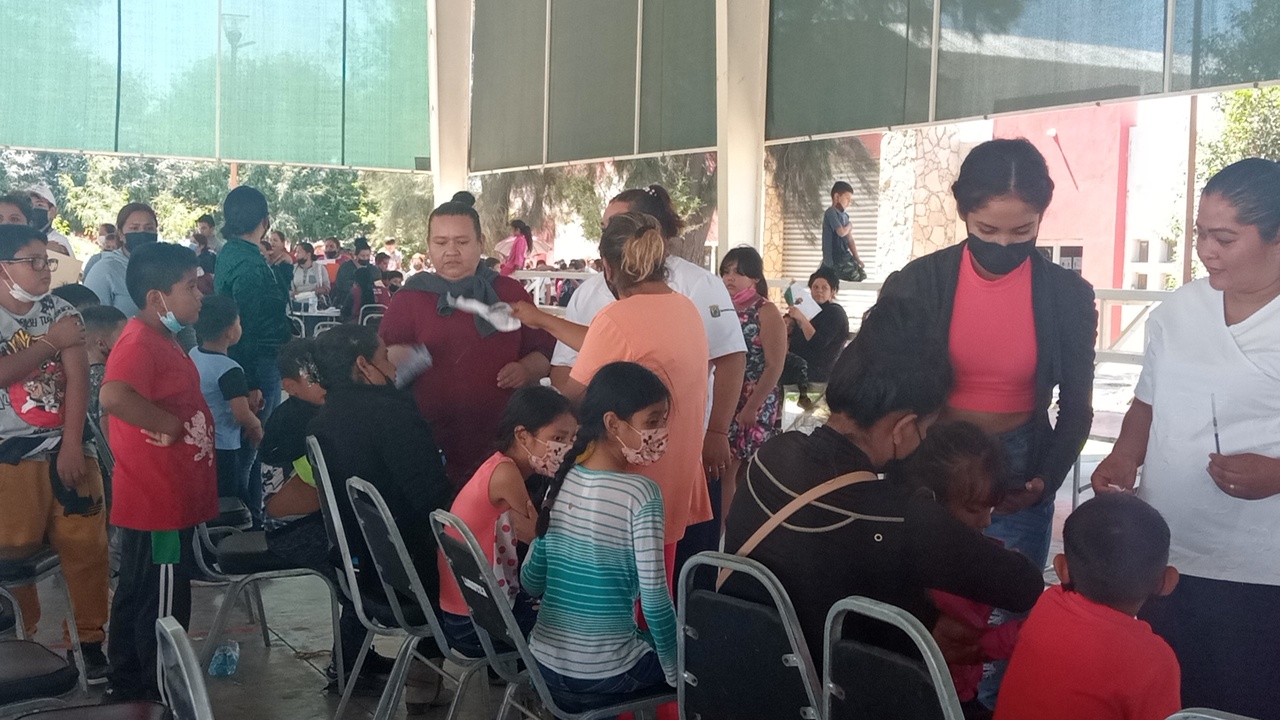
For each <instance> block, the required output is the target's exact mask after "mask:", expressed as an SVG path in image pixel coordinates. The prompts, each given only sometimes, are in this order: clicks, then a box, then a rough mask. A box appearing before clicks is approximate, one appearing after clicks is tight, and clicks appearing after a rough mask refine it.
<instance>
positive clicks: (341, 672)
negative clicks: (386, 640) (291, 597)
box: [321, 576, 347, 693]
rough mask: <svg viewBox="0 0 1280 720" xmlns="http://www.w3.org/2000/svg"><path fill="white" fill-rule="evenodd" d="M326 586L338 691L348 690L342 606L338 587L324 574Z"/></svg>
mask: <svg viewBox="0 0 1280 720" xmlns="http://www.w3.org/2000/svg"><path fill="white" fill-rule="evenodd" d="M321 578H322V579H323V580H324V581H325V587H327V588H329V611H330V613H331V614H332V615H333V666H334V667H335V668H337V670H338V692H339V693H346V691H347V668H346V667H345V666H346V663H344V662H343V661H342V658H343V657H344V656H343V654H342V606H341V605H339V604H338V589H337V588H335V587H334V586H333V585H332V584H331V583H330V582H329V580H328V578H325V577H324V576H321Z"/></svg>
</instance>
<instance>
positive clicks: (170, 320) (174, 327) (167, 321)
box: [160, 295, 187, 335]
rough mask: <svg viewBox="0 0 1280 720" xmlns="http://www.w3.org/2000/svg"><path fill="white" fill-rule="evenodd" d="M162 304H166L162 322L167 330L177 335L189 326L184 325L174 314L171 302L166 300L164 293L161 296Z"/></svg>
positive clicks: (161, 317) (161, 318)
mask: <svg viewBox="0 0 1280 720" xmlns="http://www.w3.org/2000/svg"><path fill="white" fill-rule="evenodd" d="M160 304H162V305H164V314H163V315H161V316H160V324H161V325H164V327H165V329H166V330H168V331H169V332H171V333H173V334H174V335H177V334H178V333H180V332H182V331H183V330H186V329H187V326H186V325H183V324H182V322H181V321H179V320H178V318H177V317H176V316H175V315H174V314H173V311H172V310H170V309H169V304H168V303H166V302H165V301H164V296H163V295H161V296H160Z"/></svg>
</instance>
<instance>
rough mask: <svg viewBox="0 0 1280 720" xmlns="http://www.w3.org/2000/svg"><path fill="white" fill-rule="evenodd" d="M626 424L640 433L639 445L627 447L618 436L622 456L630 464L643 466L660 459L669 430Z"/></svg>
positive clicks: (664, 449) (663, 453)
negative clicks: (643, 428)
mask: <svg viewBox="0 0 1280 720" xmlns="http://www.w3.org/2000/svg"><path fill="white" fill-rule="evenodd" d="M626 426H627V427H629V428H631V429H632V430H635V431H636V433H637V434H639V435H640V447H638V448H632V447H628V446H627V444H626V443H625V442H623V441H622V437H621V436H619V437H618V444H619V445H621V446H622V457H624V458H626V459H627V462H629V463H631V464H632V465H637V466H641V467H643V466H645V465H652V464H654V463H656V462H658V461H659V460H661V459H662V456H663V455H665V454H666V452H667V439H668V438H669V437H670V435H671V432H670V430H668V429H667V428H654V429H652V430H636V428H635V426H634V425H632V424H631V423H626Z"/></svg>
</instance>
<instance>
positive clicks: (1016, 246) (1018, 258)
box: [968, 233, 1036, 275]
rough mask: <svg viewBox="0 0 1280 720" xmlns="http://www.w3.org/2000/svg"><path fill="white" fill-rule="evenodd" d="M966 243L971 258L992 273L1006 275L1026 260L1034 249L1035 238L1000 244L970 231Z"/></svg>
mask: <svg viewBox="0 0 1280 720" xmlns="http://www.w3.org/2000/svg"><path fill="white" fill-rule="evenodd" d="M968 243H969V253H970V254H972V255H973V259H974V260H977V261H978V264H979V265H981V266H982V268H983V269H984V270H986V271H987V272H989V273H992V274H994V275H1008V274H1009V273H1011V272H1013V271H1014V270H1017V269H1018V267H1019V266H1021V265H1022V263H1024V262H1026V261H1027V258H1029V257H1031V253H1033V252H1035V251H1036V239H1035V238H1031V239H1030V240H1027V241H1024V242H1020V243H1013V244H1012V245H1000V244H998V243H993V242H987V241H986V240H983V239H982V238H980V237H978V236H977V235H974V234H973V233H970V234H969V239H968Z"/></svg>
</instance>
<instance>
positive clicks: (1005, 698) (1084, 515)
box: [996, 495, 1182, 720]
mask: <svg viewBox="0 0 1280 720" xmlns="http://www.w3.org/2000/svg"><path fill="white" fill-rule="evenodd" d="M1062 539H1063V545H1064V546H1065V547H1064V550H1065V551H1066V552H1065V554H1059V555H1058V556H1057V557H1056V558H1054V560H1053V568H1054V570H1056V571H1057V573H1058V577H1059V578H1061V579H1062V585H1061V586H1056V587H1052V588H1050V589H1049V590H1047V591H1046V592H1045V593H1044V595H1042V596H1041V597H1040V600H1039V602H1037V603H1036V606H1035V608H1034V609H1033V610H1032V611H1031V615H1030V617H1028V618H1027V621H1026V623H1024V624H1023V626H1022V634H1021V636H1020V637H1019V638H1018V646H1017V648H1016V649H1015V650H1014V651H1013V658H1012V659H1011V660H1010V661H1009V670H1008V672H1007V673H1006V674H1005V676H1004V684H1003V686H1002V687H1001V689H1000V700H999V702H998V704H997V705H996V720H1024V719H1026V720H1057V719H1058V718H1061V720H1079V719H1080V718H1089V720H1163V719H1164V718H1167V717H1169V716H1170V715H1172V714H1173V713H1175V712H1177V711H1178V710H1179V709H1181V707H1182V702H1181V699H1180V692H1181V688H1180V685H1181V680H1180V674H1181V671H1180V669H1179V667H1178V659H1177V658H1176V657H1175V656H1174V654H1173V649H1172V648H1170V647H1169V645H1168V643H1166V642H1165V641H1164V640H1163V639H1162V638H1160V636H1158V635H1156V634H1155V633H1153V632H1151V626H1150V625H1147V623H1145V622H1143V621H1141V620H1138V619H1137V617H1136V615H1137V614H1138V611H1139V610H1141V609H1142V606H1143V604H1144V603H1145V602H1146V601H1147V599H1148V598H1150V597H1152V596H1153V595H1168V594H1169V593H1170V592H1172V591H1173V588H1174V586H1175V585H1177V583H1178V571H1177V570H1175V569H1174V568H1172V567H1169V566H1168V562H1169V526H1168V525H1167V524H1166V523H1165V521H1164V518H1162V517H1160V513H1158V512H1156V510H1155V508H1152V507H1151V506H1150V505H1147V504H1146V503H1145V502H1143V501H1141V500H1139V499H1138V498H1136V497H1134V496H1132V495H1101V496H1098V497H1096V498H1094V499H1092V500H1090V501H1088V502H1086V503H1084V504H1083V505H1081V506H1080V507H1079V508H1078V509H1077V510H1076V511H1075V512H1074V513H1072V514H1071V516H1070V517H1068V518H1067V521H1066V524H1065V526H1064V527H1063V530H1062Z"/></svg>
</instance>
